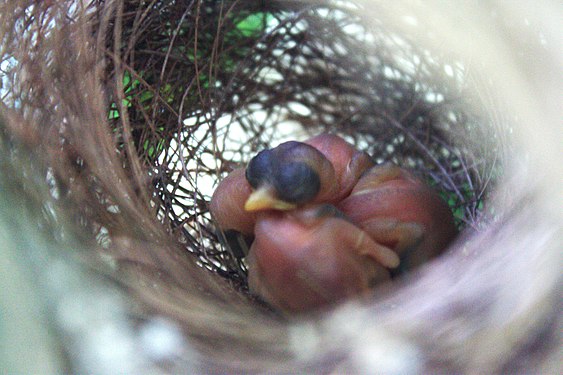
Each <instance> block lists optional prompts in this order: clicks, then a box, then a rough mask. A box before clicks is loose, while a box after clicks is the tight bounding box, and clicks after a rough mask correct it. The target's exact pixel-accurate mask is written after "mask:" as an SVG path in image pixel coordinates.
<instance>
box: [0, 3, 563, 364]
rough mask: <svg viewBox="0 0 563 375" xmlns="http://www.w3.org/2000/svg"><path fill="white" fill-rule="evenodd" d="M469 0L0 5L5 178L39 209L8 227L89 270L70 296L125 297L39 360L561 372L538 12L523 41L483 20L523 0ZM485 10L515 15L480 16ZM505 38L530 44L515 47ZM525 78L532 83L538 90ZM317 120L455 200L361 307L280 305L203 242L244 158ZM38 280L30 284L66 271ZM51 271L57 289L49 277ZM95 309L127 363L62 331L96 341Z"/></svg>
mask: <svg viewBox="0 0 563 375" xmlns="http://www.w3.org/2000/svg"><path fill="white" fill-rule="evenodd" d="M462 8H463V10H464V12H466V13H462V12H461V11H459V10H456V9H450V8H445V9H437V8H436V9H435V8H433V7H432V6H421V5H417V4H411V3H410V2H400V3H397V4H396V5H389V4H387V5H383V4H379V3H376V2H369V1H358V2H341V1H272V2H245V1H241V2H237V1H232V2H230V1H225V2H216V1H203V0H201V1H169V2H160V1H153V2H141V3H139V2H133V1H92V2H74V1H69V2H66V1H58V2H57V1H54V2H43V1H13V2H6V3H4V4H2V5H1V8H0V14H2V15H3V16H2V25H3V26H2V29H1V35H2V70H3V73H2V74H3V75H2V86H3V91H2V121H3V125H2V141H3V143H2V149H3V151H4V156H6V158H5V159H6V160H5V161H6V162H5V163H4V164H3V171H5V172H6V173H5V174H4V175H5V176H10V178H8V177H6V178H5V180H6V181H5V182H4V185H3V186H5V188H4V190H5V191H6V192H7V194H12V196H15V197H17V198H18V199H17V200H16V201H17V202H19V203H18V204H21V205H22V206H25V207H26V211H25V212H28V214H27V215H28V216H29V217H31V219H30V220H24V222H23V223H19V222H17V223H16V224H14V225H16V226H17V225H22V226H23V225H27V226H28V227H29V228H32V229H33V228H38V229H36V231H37V230H38V231H39V232H40V233H41V235H42V236H43V237H40V238H39V239H37V242H38V245H37V247H38V249H39V250H34V251H35V252H36V253H37V252H39V253H41V251H43V252H45V253H49V254H52V255H51V257H47V256H45V257H43V258H41V259H42V260H38V259H37V254H36V253H30V254H31V255H29V254H28V255H29V257H28V258H24V260H22V262H29V264H30V267H31V268H32V269H43V268H44V269H50V268H49V267H46V263H49V262H51V263H52V262H53V261H54V259H59V258H61V259H64V260H61V262H62V263H64V264H66V266H65V267H68V269H69V270H73V271H72V272H77V276H76V282H77V283H79V285H88V284H89V283H94V285H99V289H95V291H92V290H91V289H88V288H87V287H84V290H85V291H87V292H84V293H85V295H86V296H88V295H90V294H92V295H98V294H96V293H99V295H105V294H107V293H109V291H111V293H114V291H120V292H119V293H118V294H116V296H117V297H115V300H113V299H111V300H110V302H107V304H102V303H100V304H96V303H95V302H94V303H93V304H95V305H98V306H103V307H104V308H107V310H108V311H110V312H109V313H107V316H105V315H104V316H105V318H104V319H103V320H101V321H92V320H91V321H84V322H82V323H81V325H78V324H75V325H74V326H73V325H72V324H69V323H68V321H67V319H59V320H57V319H55V318H53V321H51V324H52V326H53V330H55V331H57V332H62V333H61V334H59V335H58V336H57V337H58V338H59V339H60V340H61V343H60V344H58V346H59V347H60V348H61V349H60V350H61V352H62V354H60V356H61V357H64V358H66V359H65V360H61V361H54V363H56V365H58V366H62V368H73V369H90V368H95V369H97V370H98V371H102V370H103V369H104V367H103V366H102V365H99V363H100V358H103V359H104V360H105V362H103V361H102V362H103V363H105V365H106V366H108V367H106V368H108V369H112V368H113V369H115V368H121V369H124V370H133V369H139V368H144V369H153V370H154V369H158V370H162V371H172V372H176V371H186V370H187V369H192V370H193V369H199V370H202V369H205V370H207V371H225V370H230V371H245V372H254V371H257V372H260V371H268V372H270V371H273V372H287V371H299V370H308V371H317V372H326V371H332V370H334V369H336V370H334V371H343V372H344V371H362V370H365V369H371V370H374V371H384V372H389V371H391V372H393V371H398V372H405V371H406V372H418V371H430V370H439V371H454V372H466V371H477V372H479V371H490V372H504V371H515V370H518V371H526V370H529V369H554V368H555V367H554V366H557V358H558V356H557V353H556V351H557V350H556V347H557V346H558V340H559V336H558V335H557V334H555V333H553V332H554V331H557V330H556V329H555V328H556V327H559V326H560V321H559V320H558V318H557V310H558V303H557V302H556V300H557V294H558V293H557V286H558V285H559V273H558V272H557V264H558V263H559V258H558V256H557V251H556V249H557V247H558V244H559V243H558V241H557V234H558V233H560V226H559V224H558V223H559V220H558V218H560V216H558V215H560V214H559V213H558V210H557V207H558V206H556V207H554V204H553V200H554V197H557V196H558V195H557V194H558V193H557V192H556V190H555V186H556V182H555V181H557V176H558V173H559V172H560V167H558V166H556V160H557V156H556V154H555V153H554V152H553V150H555V149H556V147H555V146H554V145H553V143H552V142H553V139H550V137H549V136H548V135H549V134H551V133H550V132H551V131H552V129H551V128H550V124H552V119H553V118H555V116H554V114H555V112H553V111H552V110H551V109H549V110H544V111H542V109H543V108H544V107H547V108H551V106H550V105H551V102H550V101H551V100H552V99H550V98H552V96H553V91H550V90H552V88H551V86H549V84H546V83H545V82H542V83H541V84H540V83H538V82H539V81H538V80H537V77H538V76H540V77H541V76H543V75H548V74H550V72H551V71H552V66H551V65H550V64H551V62H550V60H549V58H548V57H549V56H548V54H547V52H546V51H545V47H542V44H541V40H542V38H544V40H545V38H549V37H550V34H545V33H543V34H542V33H538V32H537V31H536V29H535V27H536V25H535V24H533V23H532V26H528V29H526V30H527V31H526V32H523V33H522V35H521V37H520V38H509V37H507V35H508V34H507V35H503V34H502V33H499V34H498V35H497V33H496V32H495V28H497V29H498V30H501V31H503V32H506V33H508V31H509V30H519V28H518V27H524V26H521V25H516V26H515V25H514V24H513V23H511V22H516V21H515V20H518V21H521V19H522V14H521V13H518V12H516V11H510V12H509V10H508V9H506V8H503V6H501V5H499V4H494V3H493V4H491V5H490V9H486V8H485V7H484V6H483V7H481V8H473V7H472V6H471V5H470V4H465V3H464V6H463V7H462ZM500 11H503V12H504V13H503V14H509V15H510V17H507V18H506V19H504V20H500V19H498V18H495V16H494V15H495V12H500ZM444 15H447V16H444ZM465 17H466V18H467V19H465ZM480 17H486V18H484V19H481V20H480V22H476V20H477V19H479V18H480ZM527 19H528V23H530V19H531V20H532V21H534V20H536V21H537V19H535V18H533V17H531V16H529V17H528V18H527ZM517 26H518V27H517ZM474 30H475V33H477V32H479V33H480V34H478V35H479V36H480V37H481V38H482V39H479V43H477V42H476V41H475V38H474V37H473V36H472V33H473V32H474ZM498 30H497V31H498ZM538 40H539V41H540V42H538ZM518 51H528V52H534V53H536V54H537V55H538V56H539V57H542V56H544V57H545V58H544V59H541V58H540V59H539V60H538V61H534V63H531V62H530V61H527V60H525V59H522V58H521V56H520V55H519V54H518ZM499 66H503V67H506V69H499ZM544 85H545V87H544ZM531 89H541V90H542V92H543V94H542V95H539V96H538V97H536V98H535V99H534V100H530V96H531V95H530V90H531ZM532 124H533V125H532ZM534 126H537V129H539V130H538V131H536V132H534V131H532V130H531V128H533V127H534ZM323 131H329V132H333V133H337V134H339V135H341V136H343V137H345V138H346V139H347V140H349V141H350V142H352V143H354V144H355V145H356V146H357V147H358V148H361V149H363V150H365V151H367V152H368V153H369V154H370V155H372V157H373V158H374V159H375V160H376V161H377V162H383V161H393V162H395V163H398V164H400V165H403V166H407V167H410V168H412V169H413V170H415V171H416V172H417V173H418V174H419V175H420V176H421V177H422V178H424V179H426V180H427V181H428V183H429V184H431V185H433V186H434V187H435V188H436V189H437V190H439V191H440V194H441V195H442V197H443V198H444V199H445V200H446V201H448V204H449V205H450V207H451V209H452V211H453V212H454V216H455V218H456V223H457V225H458V227H459V228H460V229H461V230H462V234H461V235H460V238H459V239H458V241H457V243H456V244H455V245H454V246H452V248H451V249H450V250H449V251H448V252H447V254H445V255H444V256H443V257H441V258H440V259H438V260H437V261H435V262H433V263H432V264H430V265H428V266H427V267H424V268H423V269H421V270H418V271H417V272H415V273H414V274H412V275H411V276H409V277H407V278H405V279H403V280H400V281H398V282H397V283H396V284H395V285H394V286H392V287H388V288H385V289H381V290H377V291H376V293H375V294H374V296H373V299H372V300H371V301H369V302H367V303H362V304H360V303H359V302H356V301H352V302H350V303H349V304H346V305H344V306H341V307H339V308H337V309H335V310H334V311H331V312H328V313H326V314H321V315H315V316H310V317H305V318H301V319H292V318H287V317H283V316H280V315H278V314H277V313H276V312H273V311H271V310H270V309H269V308H268V307H267V306H263V305H262V304H260V302H259V301H256V300H255V299H254V298H253V297H252V296H251V295H249V294H248V292H247V289H246V270H245V266H244V264H243V262H242V261H241V260H240V259H237V258H236V256H234V254H232V253H231V251H230V250H229V249H228V248H226V247H225V246H223V245H222V244H221V241H219V233H218V231H217V228H216V226H215V225H214V222H213V218H212V217H211V216H210V214H209V212H208V202H209V199H210V194H211V193H212V191H213V188H214V186H216V184H217V182H218V181H219V180H220V179H221V178H223V177H224V176H226V174H228V172H230V171H231V170H232V169H233V168H235V167H237V166H240V165H243V164H244V163H245V162H247V161H248V160H249V158H251V157H252V156H253V155H254V154H255V153H256V152H257V151H259V150H261V149H263V148H266V147H270V146H275V145H276V144H278V143H279V142H281V141H284V140H287V139H298V140H303V139H306V138H307V137H308V136H311V135H314V134H318V133H319V132H323ZM538 132H539V134H538ZM546 138H547V139H546ZM540 144H541V145H542V146H540ZM539 150H541V152H540V151H539ZM542 166H544V167H542ZM523 182H525V183H523ZM540 182H541V183H540ZM557 204H559V203H557ZM6 212H8V211H6ZM9 212H12V211H9ZM530 222H534V223H536V225H534V226H533V227H530V226H529V223H530ZM18 223H19V224H18ZM522 228H525V229H524V230H523V229H522ZM41 241H43V242H41ZM22 246H23V245H22ZM34 254H35V255H34ZM30 259H31V260H30ZM69 259H70V260H69ZM76 270H80V271H76ZM53 272H54V271H53ZM69 272H70V271H69ZM39 275H40V276H37V277H36V279H35V281H34V282H35V283H37V284H43V283H44V282H45V280H46V279H50V278H54V279H57V277H59V276H56V275H55V276H53V274H52V273H49V274H43V273H39ZM516 275H518V277H516ZM59 279H60V277H59ZM57 280H58V279H57ZM33 285H35V284H33ZM56 285H57V287H58V288H59V289H58V290H60V291H59V294H60V295H61V296H64V295H65V294H67V292H68V291H67V289H65V288H66V286H65V285H66V284H65V281H60V280H59V283H58V284H56ZM55 289H56V288H55ZM42 290H43V293H44V294H46V295H48V294H49V293H52V292H53V287H51V289H49V287H45V288H44V289H42ZM68 293H70V292H68ZM69 295H71V294H69ZM112 295H113V294H112ZM85 298H86V297H85ZM53 300H54V301H55V302H51V303H47V306H48V308H47V311H48V312H49V313H50V314H54V315H55V316H58V317H59V318H60V316H59V315H60V313H58V311H59V310H60V309H61V305H65V303H68V300H65V299H64V298H62V297H61V299H60V300H58V299H56V298H55V299H53ZM56 301H59V302H56ZM104 303H105V302H104ZM89 308H90V309H95V307H89ZM95 311H97V310H95ZM124 311H127V312H126V313H125V312H124ZM73 313H76V311H74V310H73ZM57 314H59V315H57ZM124 315H125V316H124ZM155 317H164V318H166V319H167V320H165V321H164V323H162V321H160V320H158V319H160V318H155ZM155 319H156V320H155ZM104 322H105V323H104ZM110 322H112V324H117V325H118V326H119V327H121V329H122V333H120V335H121V336H120V337H121V339H122V340H124V341H127V343H128V344H129V345H130V346H132V347H135V348H140V349H139V350H143V352H142V353H144V355H143V356H141V358H135V359H133V357H138V356H136V355H135V354H133V353H134V351H132V352H131V353H129V352H127V351H124V354H123V358H121V357H119V356H116V357H115V358H113V357H111V356H110V357H109V359H108V358H106V357H103V356H101V355H100V354H99V347H100V346H103V345H105V344H107V340H108V339H107V338H103V337H102V338H97V339H96V340H94V339H92V341H91V342H89V344H88V345H86V344H84V342H85V341H84V339H83V338H82V339H81V337H80V335H78V334H77V332H78V331H80V330H82V332H88V333H89V334H90V336H88V337H95V336H93V335H94V334H93V332H95V330H96V329H97V328H98V327H104V326H107V324H109V323H110ZM116 322H117V323H116ZM356 322H357V323H356ZM154 326H156V327H158V332H160V334H161V335H162V334H165V333H168V334H169V336H170V337H175V338H176V340H178V341H177V342H178V344H177V345H176V346H175V349H174V350H172V349H170V350H168V351H165V352H162V353H161V352H158V353H157V354H155V351H154V345H155V344H154V343H153V344H150V343H149V344H147V343H145V342H144V341H143V337H144V336H143V334H142V333H143V332H144V333H146V332H147V329H148V328H147V327H149V328H150V327H154ZM77 327H78V328H77ZM139 332H141V334H140V333H139ZM163 332H164V333H163ZM169 336H166V337H169ZM159 337H160V336H159ZM114 339H115V337H114ZM104 340H106V341H104ZM71 341H72V342H74V343H78V344H79V345H77V346H76V347H75V348H71V346H70V345H69V344H68V343H69V342H71ZM45 345H48V344H45ZM389 348H395V350H393V352H392V353H389ZM97 350H98V351H97ZM52 355H53V356H56V353H55V354H52ZM97 355H100V356H101V357H99V356H98V357H97ZM95 363H98V365H95ZM118 363H120V364H119V365H118ZM96 366H98V367H96ZM100 366H101V367H100ZM114 366H117V367H114ZM119 366H122V367H119ZM102 372H103V371H102Z"/></svg>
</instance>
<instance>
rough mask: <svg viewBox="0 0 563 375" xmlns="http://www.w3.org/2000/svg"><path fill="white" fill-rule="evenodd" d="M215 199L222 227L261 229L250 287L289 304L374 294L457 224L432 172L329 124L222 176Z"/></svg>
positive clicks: (292, 307) (256, 232)
mask: <svg viewBox="0 0 563 375" xmlns="http://www.w3.org/2000/svg"><path fill="white" fill-rule="evenodd" d="M210 209H211V212H212V214H213V216H214V218H215V219H216V221H217V223H218V225H219V227H220V228H221V229H222V230H225V231H227V232H230V233H232V232H231V231H237V232H240V233H242V234H243V235H245V236H247V237H251V238H253V239H252V242H251V245H250V251H249V254H248V257H247V261H248V262H247V263H248V279H249V287H250V290H251V291H252V292H253V293H255V294H257V295H258V296H260V297H262V298H263V299H264V300H266V301H267V302H269V303H270V304H271V305H273V306H275V307H277V308H279V309H281V310H284V311H287V312H306V311H310V310H314V309H318V308H321V307H327V306H330V305H332V304H335V303H337V302H339V301H341V300H343V299H345V298H348V297H351V296H355V295H362V294H365V293H366V292H368V291H370V289H371V288H372V287H373V286H374V285H377V284H379V283H381V282H385V281H388V280H390V279H391V276H392V274H393V273H394V272H396V270H397V269H401V270H408V269H411V268H412V267H415V266H417V265H419V264H421V263H423V262H425V261H427V260H428V259H430V258H432V257H434V256H436V255H438V254H440V253H441V252H442V251H443V250H444V249H445V248H446V246H447V245H448V243H449V242H450V241H451V240H452V239H453V237H454V236H455V234H456V229H455V226H454V223H453V217H452V214H451V212H450V210H449V208H448V206H447V205H446V204H445V202H443V201H442V200H441V199H440V198H439V197H438V195H437V194H436V193H435V192H434V191H432V190H431V189H430V188H429V187H428V186H426V185H425V184H424V183H423V182H422V181H420V180H418V179H417V178H415V177H414V176H413V175H412V174H411V173H409V172H407V171H406V170H404V169H401V168H399V167H397V166H394V165H390V164H385V165H379V166H375V165H374V164H373V162H372V161H371V159H370V158H369V157H368V156H367V155H366V154H365V153H362V152H360V151H358V150H356V149H355V148H354V147H352V146H351V145H350V144H348V143H347V142H345V141H344V140H343V139H341V138H339V137H337V136H334V135H329V134H322V135H319V136H316V137H313V138H311V139H309V140H307V141H306V142H304V143H301V142H287V143H284V144H281V145H279V146H278V147H276V148H274V149H271V150H266V151H263V152H261V153H259V154H258V155H257V156H256V157H255V158H253V159H252V160H251V162H250V163H249V165H248V167H247V169H246V170H236V171H233V172H232V173H231V174H230V175H229V176H228V177H227V178H225V179H224V180H223V181H222V182H221V183H220V184H219V186H218V188H217V190H216V191H215V193H214V195H213V198H212V201H211V206H210ZM407 255H408V257H407Z"/></svg>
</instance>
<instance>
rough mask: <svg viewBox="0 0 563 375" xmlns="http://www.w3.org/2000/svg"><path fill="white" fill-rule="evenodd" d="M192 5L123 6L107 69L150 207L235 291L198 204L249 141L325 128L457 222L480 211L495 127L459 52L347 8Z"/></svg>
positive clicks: (253, 146) (470, 224)
mask: <svg viewBox="0 0 563 375" xmlns="http://www.w3.org/2000/svg"><path fill="white" fill-rule="evenodd" d="M198 4H199V5H193V6H192V7H188V8H186V9H184V10H182V11H177V9H175V8H174V6H173V5H171V6H170V8H167V9H164V11H165V12H164V13H161V14H150V13H149V14H146V15H145V16H146V18H144V19H142V21H140V22H138V19H137V18H135V17H138V15H139V10H138V9H133V8H132V9H131V12H128V11H127V9H126V10H125V11H124V17H123V20H122V23H123V30H124V36H123V39H124V40H125V41H128V43H129V44H128V45H127V48H126V49H124V50H123V51H122V52H123V55H122V56H121V59H122V60H121V63H122V67H121V68H120V72H122V73H123V83H124V88H123V92H124V93H125V94H124V98H123V100H124V101H125V105H126V108H127V117H128V121H129V122H130V123H131V128H132V135H133V139H134V143H135V146H136V149H137V151H138V152H139V153H140V157H141V160H143V162H144V163H145V165H146V167H147V169H148V171H149V173H150V177H151V181H152V189H153V198H154V202H155V204H156V205H157V206H158V208H159V209H158V219H159V220H160V221H161V222H163V223H164V224H165V225H166V227H167V228H168V229H169V231H170V232H171V233H173V234H174V235H175V236H177V238H179V239H180V242H181V243H182V244H184V245H185V247H186V249H188V251H189V252H191V253H193V254H194V255H195V256H196V257H197V258H198V263H199V264H200V265H201V266H203V267H205V268H207V269H209V270H211V271H212V272H215V273H217V274H219V275H221V276H223V277H226V278H227V279H229V280H231V281H232V282H233V283H234V284H235V285H236V286H239V287H243V289H244V285H245V283H246V270H245V266H244V264H243V262H242V261H241V260H240V259H239V258H238V257H237V256H236V254H234V253H233V251H231V250H230V249H229V247H228V246H224V245H222V242H224V241H220V238H219V237H221V234H220V233H218V231H217V228H216V226H215V224H214V222H213V218H211V216H210V214H209V211H208V202H209V200H210V196H211V194H212V192H213V189H214V188H215V187H216V186H217V182H218V181H219V180H221V179H222V178H224V177H225V176H226V175H227V174H228V172H230V171H231V170H233V169H234V168H235V167H236V166H240V165H244V164H245V163H246V162H248V160H249V159H250V158H251V157H252V156H253V155H254V154H256V153H257V152H258V151H260V150H262V149H264V148H268V147H270V146H275V145H277V144H279V143H280V142H282V141H284V140H289V139H296V140H303V139H305V138H307V137H308V136H311V135H315V134H318V133H320V132H325V131H326V132H332V133H336V134H339V135H341V136H343V137H344V138H345V139H347V140H348V141H350V142H351V143H353V144H354V145H356V146H357V147H358V148H360V149H362V150H364V151H367V152H368V153H369V154H370V155H371V156H372V157H373V158H374V160H376V161H377V162H378V163H381V162H385V161H392V162H394V163H396V164H399V165H401V166H405V167H408V168H411V169H413V170H415V171H416V173H418V174H419V175H420V176H421V177H422V178H424V179H425V180H426V181H427V182H428V183H429V184H430V185H432V186H433V187H435V188H436V189H437V190H439V191H440V194H441V196H442V197H443V198H444V200H446V201H447V202H448V204H449V206H450V208H451V209H452V211H453V213H454V216H455V220H456V224H457V226H458V227H459V228H460V229H465V228H473V229H477V228H478V227H479V225H480V223H482V222H483V221H482V220H483V208H484V201H485V199H486V197H487V191H489V190H490V189H491V184H490V182H491V181H494V180H495V177H496V176H498V174H499V170H500V168H499V165H498V164H497V163H496V159H497V155H496V152H497V151H496V148H495V147H494V144H493V142H494V139H495V136H494V134H495V133H496V132H498V131H499V129H496V128H495V126H494V125H493V124H489V123H488V122H489V120H488V119H486V117H485V116H479V115H478V114H477V113H475V112H474V111H473V109H474V106H475V105H476V103H475V102H472V100H473V99H474V98H473V99H472V98H471V95H470V94H469V93H468V92H466V86H465V85H466V82H467V80H468V79H471V78H472V77H470V74H469V73H468V71H467V69H466V66H464V64H463V63H462V62H461V61H458V60H456V58H455V57H454V56H448V55H445V54H439V53H438V52H436V51H429V50H427V49H424V48H423V47H419V46H417V45H416V43H415V42H414V41H415V39H416V38H415V37H414V36H413V38H412V39H410V38H409V35H404V34H401V35H399V34H398V33H396V32H395V31H394V30H393V29H391V28H388V27H385V26H382V25H380V26H377V25H378V24H377V23H374V24H375V25H376V26H373V25H374V24H371V26H370V27H368V26H366V25H367V23H366V20H365V19H362V17H361V14H362V10H361V8H340V7H338V6H331V5H318V4H317V5H304V4H301V5H293V6H290V5H289V4H286V5H285V6H284V7H282V6H281V5H280V4H278V3H275V2H274V3H272V4H271V5H265V4H260V5H256V6H254V7H253V6H249V5H248V4H245V5H244V6H241V5H237V6H233V7H231V8H228V9H227V8H225V7H224V6H223V5H220V4H215V3H211V2H210V3H198ZM132 7H133V6H132ZM133 10H134V11H133ZM161 19H166V20H167V26H166V27H165V28H163V26H162V24H161V23H160V20H161ZM135 22H137V23H135ZM118 72H119V71H118ZM118 72H113V73H114V74H115V73H118ZM113 101H114V103H117V102H118V101H117V100H116V99H113ZM112 108H113V109H112V110H111V111H110V117H113V120H112V122H113V126H114V127H115V128H116V129H118V130H119V129H120V128H121V126H122V121H123V116H120V111H119V110H120V107H119V106H117V105H116V104H114V105H113V107H112ZM470 108H473V109H470ZM121 109H123V108H121Z"/></svg>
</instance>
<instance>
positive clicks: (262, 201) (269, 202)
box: [244, 186, 297, 211]
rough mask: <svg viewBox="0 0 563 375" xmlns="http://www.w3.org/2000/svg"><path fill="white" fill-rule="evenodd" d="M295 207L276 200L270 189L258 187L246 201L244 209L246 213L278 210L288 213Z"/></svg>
mask: <svg viewBox="0 0 563 375" xmlns="http://www.w3.org/2000/svg"><path fill="white" fill-rule="evenodd" d="M296 207H297V205H295V204H293V203H288V202H285V201H282V200H280V199H277V198H276V197H275V195H274V192H273V190H272V188H271V187H268V186H266V187H260V188H258V189H257V190H254V191H253V192H252V194H250V196H249V197H248V199H247V200H246V203H245V204H244V209H245V210H246V211H262V210H280V211H288V210H293V209H294V208H296Z"/></svg>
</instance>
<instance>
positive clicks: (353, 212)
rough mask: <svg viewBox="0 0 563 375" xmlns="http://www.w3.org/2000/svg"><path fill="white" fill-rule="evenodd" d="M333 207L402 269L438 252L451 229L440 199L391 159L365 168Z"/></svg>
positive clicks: (450, 217)
mask: <svg viewBox="0 0 563 375" xmlns="http://www.w3.org/2000/svg"><path fill="white" fill-rule="evenodd" d="M337 206H338V208H339V209H340V210H341V211H342V212H343V213H344V214H345V215H346V216H347V217H348V218H349V219H350V220H351V221H352V222H353V223H355V224H356V225H358V226H359V227H360V228H362V229H363V230H364V231H366V233H367V234H368V235H369V236H370V237H371V238H372V239H373V240H374V241H376V242H377V243H379V244H381V245H384V246H387V247H389V248H391V249H393V251H394V252H396V253H397V254H398V255H399V256H400V257H401V270H403V271H406V270H409V269H412V268H413V267H416V266H418V265H420V264H422V263H424V262H426V261H428V260H429V259H431V258H433V257H435V256H437V255H439V254H440V253H441V252H442V251H443V250H444V249H445V248H446V247H447V246H448V244H449V243H450V242H451V241H452V240H453V239H454V237H455V236H456V234H457V229H456V227H455V225H454V221H453V215H452V213H451V211H450V209H449V207H448V205H447V204H446V202H444V201H443V200H442V199H441V198H440V197H439V195H438V194H437V193H436V192H435V191H434V190H432V189H431V188H430V187H429V186H428V185H426V184H425V183H424V182H423V181H421V180H420V179H418V178H416V177H415V176H414V175H413V174H412V173H410V172H408V171H407V170H405V169H403V168H399V167H398V166H396V165H393V164H383V165H378V166H374V167H372V168H371V169H369V170H368V171H366V172H365V173H364V175H363V176H362V177H361V178H360V179H359V181H358V182H357V184H356V185H355V186H354V189H353V190H352V192H351V194H350V195H349V196H348V197H346V198H345V199H343V200H342V201H340V202H339V203H338V205H337Z"/></svg>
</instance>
